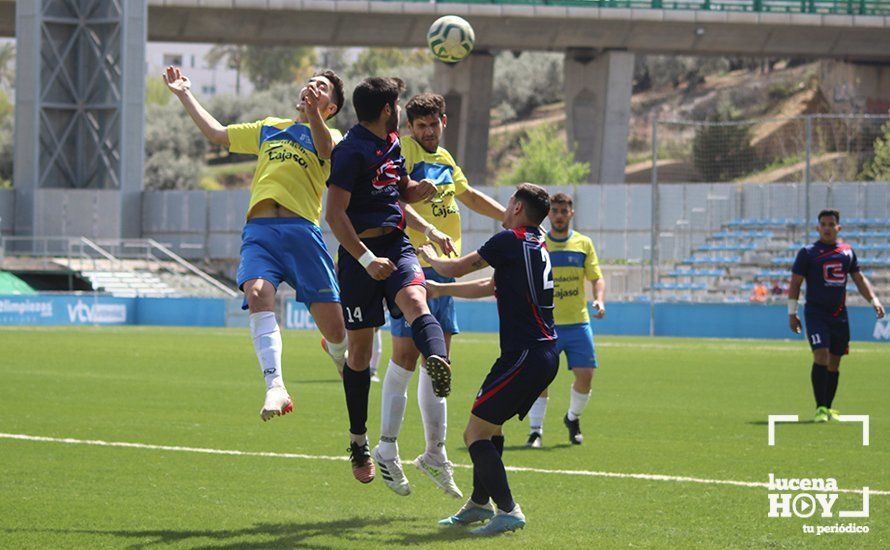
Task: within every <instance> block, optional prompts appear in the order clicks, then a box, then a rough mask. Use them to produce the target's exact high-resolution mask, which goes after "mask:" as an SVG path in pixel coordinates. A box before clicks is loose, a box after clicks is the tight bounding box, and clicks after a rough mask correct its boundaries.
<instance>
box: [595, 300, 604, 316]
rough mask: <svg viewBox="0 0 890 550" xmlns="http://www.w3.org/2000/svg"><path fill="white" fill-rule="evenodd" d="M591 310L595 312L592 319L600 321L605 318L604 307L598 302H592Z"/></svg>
mask: <svg viewBox="0 0 890 550" xmlns="http://www.w3.org/2000/svg"><path fill="white" fill-rule="evenodd" d="M593 309H595V310H596V313H594V314H593V318H594V319H602V318H603V317H605V316H606V306H604V305H603V303H602V302H600V301H599V300H594V301H593Z"/></svg>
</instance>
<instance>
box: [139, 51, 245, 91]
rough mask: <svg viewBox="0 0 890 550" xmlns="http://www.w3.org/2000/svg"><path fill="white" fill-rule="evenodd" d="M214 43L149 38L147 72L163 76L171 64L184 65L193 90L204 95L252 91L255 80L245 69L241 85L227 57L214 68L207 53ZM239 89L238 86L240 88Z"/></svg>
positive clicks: (146, 59)
mask: <svg viewBox="0 0 890 550" xmlns="http://www.w3.org/2000/svg"><path fill="white" fill-rule="evenodd" d="M213 46H214V44H191V43H188V44H187V43H179V42H149V43H148V44H146V47H145V71H146V75H148V76H153V75H158V76H160V74H161V72H162V71H163V70H164V69H165V68H166V67H167V66H168V65H175V66H177V67H182V72H183V73H185V74H186V76H188V77H189V79H190V80H191V81H192V91H193V92H194V93H195V94H199V95H201V96H212V95H217V94H232V95H235V94H236V93H239V94H240V95H250V94H251V93H253V84H251V83H250V80H248V79H247V76H246V75H245V74H244V72H243V71H242V73H241V79H240V80H241V82H240V86H239V83H238V74H237V72H236V71H235V70H234V69H230V68H229V67H228V65H227V64H226V60H225V59H224V60H222V61H220V62H219V64H217V66H216V67H214V68H211V67H210V64H208V63H207V60H206V59H205V56H206V55H207V53H208V52H210V49H211V48H213ZM236 90H238V91H237V92H236Z"/></svg>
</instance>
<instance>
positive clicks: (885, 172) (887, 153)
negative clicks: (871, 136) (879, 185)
mask: <svg viewBox="0 0 890 550" xmlns="http://www.w3.org/2000/svg"><path fill="white" fill-rule="evenodd" d="M881 132H883V134H884V136H883V137H878V138H876V139H875V156H874V158H873V159H872V160H871V162H870V163H868V165H867V166H866V167H865V170H864V171H863V175H864V176H865V177H866V178H867V179H870V180H878V181H890V122H888V123H886V124H884V126H883V127H881Z"/></svg>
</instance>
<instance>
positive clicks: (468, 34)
mask: <svg viewBox="0 0 890 550" xmlns="http://www.w3.org/2000/svg"><path fill="white" fill-rule="evenodd" d="M426 41H427V43H428V44H429V45H430V50H431V51H432V52H433V55H434V56H436V59H438V60H439V61H444V62H446V63H457V62H458V61H460V60H461V59H463V58H464V57H466V56H467V54H469V53H470V52H471V51H472V50H473V43H474V42H475V41H476V36H475V34H474V33H473V27H471V26H470V24H469V23H468V22H467V20H466V19H463V18H461V17H458V16H456V15H446V16H443V17H440V18H438V19H436V21H435V22H434V23H433V24H432V25H430V30H429V32H427V33H426Z"/></svg>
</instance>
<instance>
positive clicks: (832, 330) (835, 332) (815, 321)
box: [804, 310, 850, 355]
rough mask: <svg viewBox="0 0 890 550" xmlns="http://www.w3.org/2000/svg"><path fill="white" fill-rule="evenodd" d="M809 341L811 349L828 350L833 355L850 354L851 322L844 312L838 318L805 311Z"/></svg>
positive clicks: (827, 314) (829, 314)
mask: <svg viewBox="0 0 890 550" xmlns="http://www.w3.org/2000/svg"><path fill="white" fill-rule="evenodd" d="M804 323H805V324H806V328H807V340H808V341H809V343H810V349H814V350H816V349H819V348H828V353H830V354H832V355H847V354H848V353H850V322H849V320H848V319H847V314H846V312H844V313H843V314H842V315H839V316H838V317H834V316H833V315H832V314H831V313H817V312H812V311H806V310H805V311H804Z"/></svg>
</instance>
